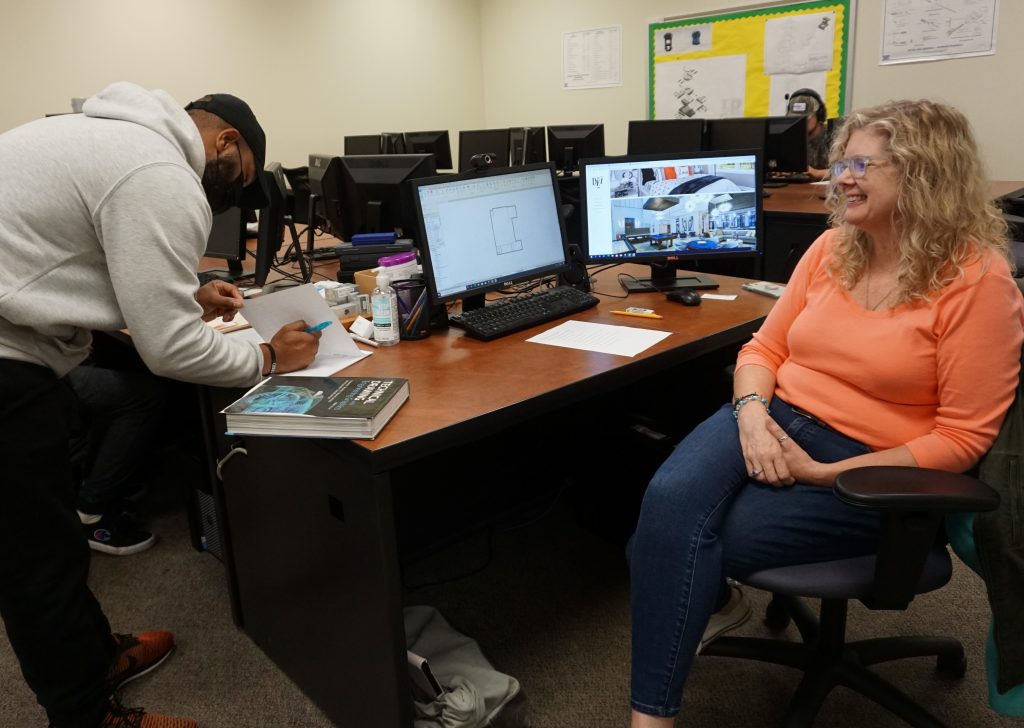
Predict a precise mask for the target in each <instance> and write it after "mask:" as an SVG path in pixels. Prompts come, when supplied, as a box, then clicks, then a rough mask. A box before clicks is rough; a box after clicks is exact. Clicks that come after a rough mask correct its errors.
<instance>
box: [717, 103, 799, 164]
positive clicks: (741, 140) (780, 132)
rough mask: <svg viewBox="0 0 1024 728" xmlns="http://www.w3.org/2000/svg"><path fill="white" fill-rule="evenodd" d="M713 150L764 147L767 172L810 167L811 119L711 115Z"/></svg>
mask: <svg viewBox="0 0 1024 728" xmlns="http://www.w3.org/2000/svg"><path fill="white" fill-rule="evenodd" d="M705 129H706V132H705V141H706V148H707V149H708V150H709V151H725V150H729V149H762V150H764V173H765V174H766V175H768V174H771V173H772V172H797V173H803V172H806V171H807V120H806V119H805V118H804V117H802V116H748V117H742V118H735V119H707V120H706V121H705Z"/></svg>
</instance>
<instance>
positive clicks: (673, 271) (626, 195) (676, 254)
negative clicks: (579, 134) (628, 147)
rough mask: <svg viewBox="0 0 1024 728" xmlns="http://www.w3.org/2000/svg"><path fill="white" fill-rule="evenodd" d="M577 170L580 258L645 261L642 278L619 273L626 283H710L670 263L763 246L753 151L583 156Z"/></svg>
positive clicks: (645, 287) (633, 286)
mask: <svg viewBox="0 0 1024 728" xmlns="http://www.w3.org/2000/svg"><path fill="white" fill-rule="evenodd" d="M580 178H581V179H580V189H581V192H582V196H583V200H582V204H583V211H584V214H583V243H584V248H585V254H586V258H587V262H588V263H590V264H597V263H645V264H648V265H650V267H651V275H650V277H649V278H642V279H635V280H631V281H625V280H624V281H623V287H625V288H626V289H627V290H630V291H634V290H635V291H649V290H659V291H668V290H673V289H676V288H715V287H717V283H715V281H714V279H711V278H709V277H708V276H706V275H701V274H696V273H679V274H678V276H677V270H678V269H685V268H686V267H687V262H688V261H691V262H694V261H697V260H706V259H724V258H740V257H756V256H759V255H761V254H762V253H763V250H764V233H763V219H762V217H763V216H762V214H761V182H760V180H761V159H760V153H759V152H758V151H754V150H747V151H735V152H695V153H692V154H686V155H682V154H676V155H626V156H623V157H607V158H604V159H590V160H584V162H583V163H582V164H581V168H580Z"/></svg>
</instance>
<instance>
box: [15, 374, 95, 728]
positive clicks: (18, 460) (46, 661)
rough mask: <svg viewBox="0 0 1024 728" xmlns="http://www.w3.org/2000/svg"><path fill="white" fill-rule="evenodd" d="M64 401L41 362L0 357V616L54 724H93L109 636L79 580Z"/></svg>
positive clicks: (89, 727) (62, 727) (83, 552)
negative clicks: (38, 364) (35, 362)
mask: <svg viewBox="0 0 1024 728" xmlns="http://www.w3.org/2000/svg"><path fill="white" fill-rule="evenodd" d="M73 402H74V400H73V395H72V393H71V391H70V388H69V387H68V386H67V385H66V384H65V383H63V382H61V381H59V380H58V379H57V377H56V376H55V375H54V373H53V372H52V371H50V370H49V369H47V368H45V367H41V366H37V365H34V364H27V363H24V362H17V361H12V360H9V359H0V616H2V617H3V620H4V625H5V626H6V628H7V636H8V638H9V639H10V642H11V646H12V647H13V648H14V653H15V654H16V655H17V657H18V661H19V662H20V663H21V671H22V674H23V675H24V676H25V680H26V682H27V683H28V685H29V687H31V688H32V690H33V691H34V692H35V694H36V699H37V700H38V701H39V704H40V705H42V706H43V708H45V709H46V712H47V715H48V716H49V719H50V722H51V723H52V724H53V726H55V727H56V728H95V726H97V725H98V724H99V721H100V719H101V718H102V715H103V712H104V710H105V706H106V704H107V699H108V697H109V690H108V688H107V686H106V675H107V671H108V669H109V668H110V665H111V662H112V660H113V657H114V641H113V638H112V637H111V634H110V625H109V623H108V622H107V618H106V617H105V616H104V614H103V611H102V609H101V608H100V605H99V603H98V602H97V601H96V598H95V597H94V596H93V594H92V592H91V591H90V590H89V587H88V586H87V584H86V577H87V576H88V573H89V553H90V552H89V546H88V543H87V542H86V539H85V536H84V534H83V532H82V527H81V524H80V522H79V519H78V515H77V514H76V513H75V509H74V493H73V485H72V479H71V464H70V458H69V453H68V433H69V419H70V417H71V416H72V412H73Z"/></svg>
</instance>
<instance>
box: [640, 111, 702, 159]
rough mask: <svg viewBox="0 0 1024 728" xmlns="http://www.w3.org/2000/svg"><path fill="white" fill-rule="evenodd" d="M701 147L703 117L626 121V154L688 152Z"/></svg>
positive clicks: (698, 149) (696, 150) (697, 150)
mask: <svg viewBox="0 0 1024 728" xmlns="http://www.w3.org/2000/svg"><path fill="white" fill-rule="evenodd" d="M703 148H704V120H703V119H644V120H638V121H631V122H629V133H628V135H627V137H626V154H666V153H667V154H676V153H680V154H687V153H689V152H699V151H701V150H702V149H703Z"/></svg>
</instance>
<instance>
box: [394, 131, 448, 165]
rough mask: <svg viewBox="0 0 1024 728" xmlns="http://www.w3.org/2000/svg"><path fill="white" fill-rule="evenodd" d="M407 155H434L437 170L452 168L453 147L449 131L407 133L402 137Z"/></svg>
mask: <svg viewBox="0 0 1024 728" xmlns="http://www.w3.org/2000/svg"><path fill="white" fill-rule="evenodd" d="M402 137H403V140H404V146H405V154H433V155H434V166H435V167H436V168H437V169H451V168H452V145H451V141H450V139H449V137H448V130H447V129H444V130H442V131H407V132H405V134H403V135H402Z"/></svg>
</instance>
